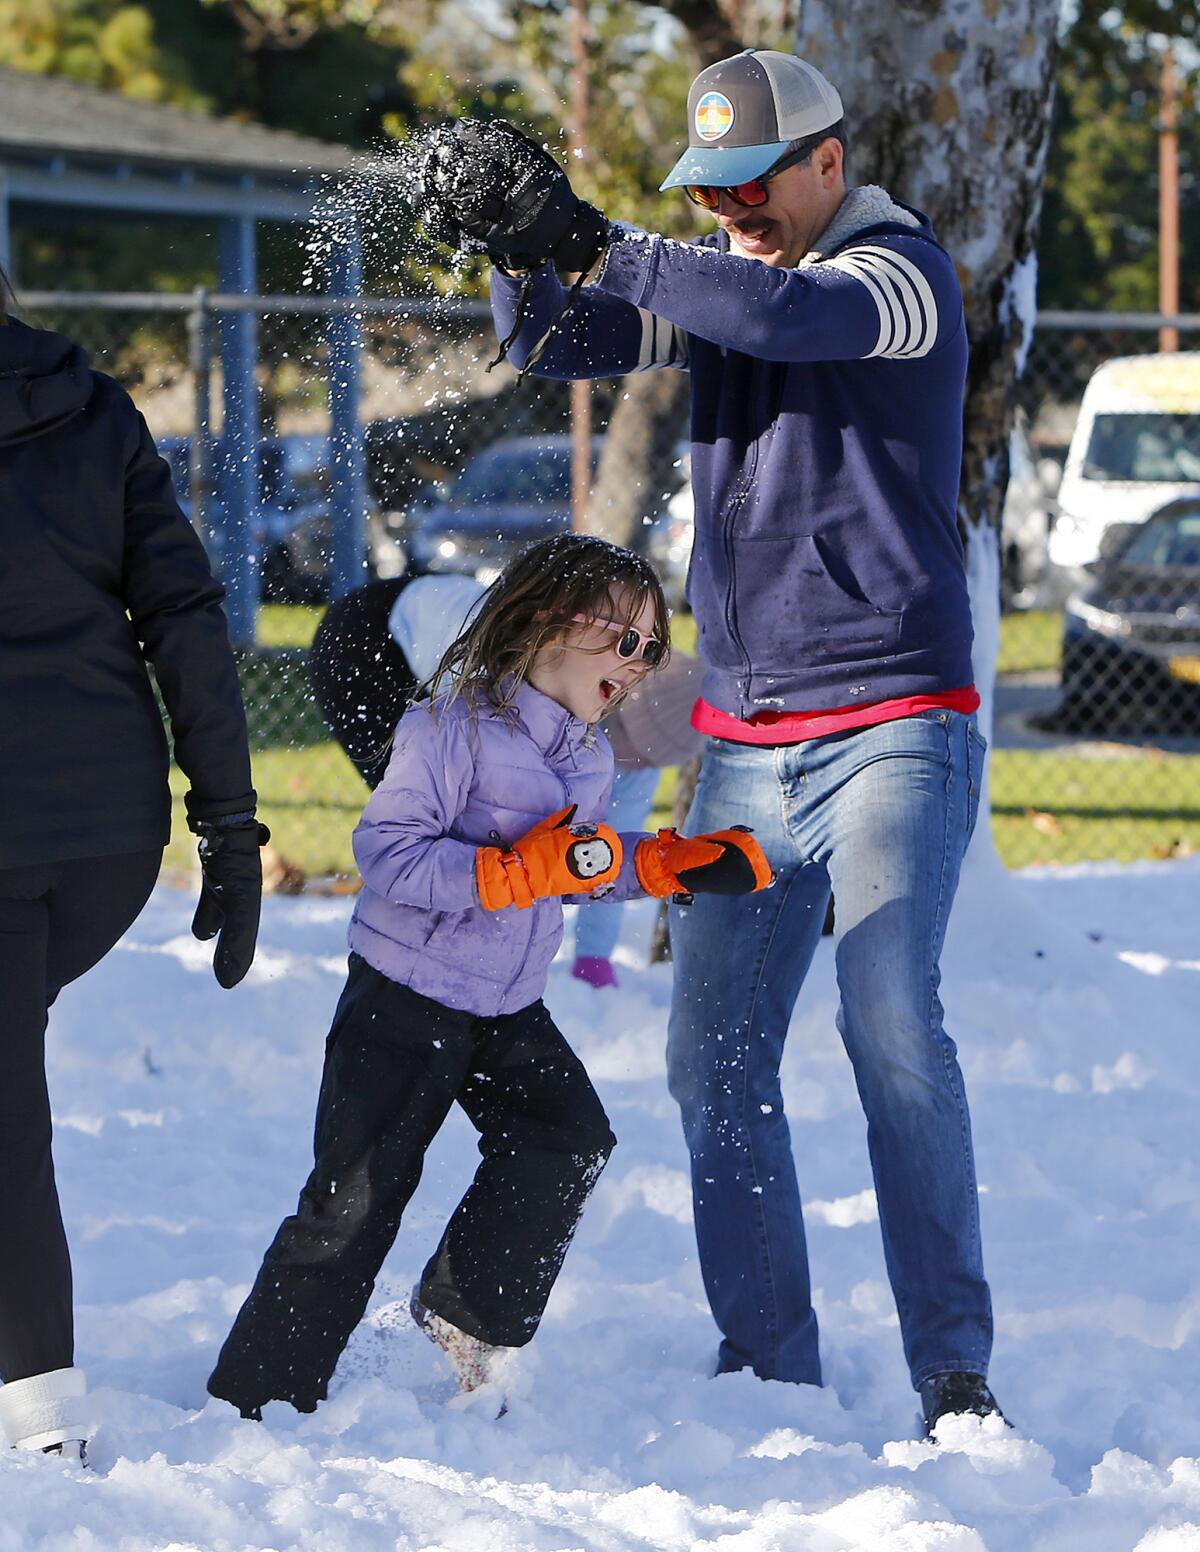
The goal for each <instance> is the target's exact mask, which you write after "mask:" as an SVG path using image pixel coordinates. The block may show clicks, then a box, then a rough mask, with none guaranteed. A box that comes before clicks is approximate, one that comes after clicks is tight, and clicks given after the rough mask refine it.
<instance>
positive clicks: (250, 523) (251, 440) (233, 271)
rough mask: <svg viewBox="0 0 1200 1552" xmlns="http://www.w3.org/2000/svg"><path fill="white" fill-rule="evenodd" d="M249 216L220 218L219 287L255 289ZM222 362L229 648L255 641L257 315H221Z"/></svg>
mask: <svg viewBox="0 0 1200 1552" xmlns="http://www.w3.org/2000/svg"><path fill="white" fill-rule="evenodd" d="M254 240H255V230H254V219H253V217H251V216H228V217H226V218H225V219H224V220H222V222H221V227H220V235H219V239H218V268H219V272H220V276H221V288H222V290H225V291H233V292H242V293H244V294H247V295H251V294H253V292H254V291H255V290H256V289H257V276H256V271H257V255H256V253H255V241H254ZM220 324H221V327H220V333H221V366H222V369H223V371H224V374H225V395H224V397H225V405H224V409H225V414H224V419H223V421H222V426H221V453H222V457H221V508H222V519H223V521H222V545H221V580H222V581H223V582H224V584H225V593H226V598H225V613H226V616H227V617H228V620H229V635H230V638H231V639H232V641H233V643H234V645H235V646H253V644H254V635H255V626H256V624H257V620H258V594H259V585H260V584H259V566H260V563H261V559H262V557H261V556H260V555H258V554H257V546H256V543H255V537H256V536H255V533H254V525H255V520H256V516H257V512H258V506H259V477H258V385H257V383H256V382H255V377H254V371H255V366H256V364H257V361H258V315H257V314H256V313H254V312H237V313H224V312H223V313H222V314H221V320H220Z"/></svg>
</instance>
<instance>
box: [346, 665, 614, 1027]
mask: <svg viewBox="0 0 1200 1552" xmlns="http://www.w3.org/2000/svg"><path fill="white" fill-rule="evenodd" d="M515 710H516V717H515V719H514V718H513V716H512V715H511V713H510V714H509V715H507V716H505V715H502V714H499V713H496V712H492V711H490V710H488V709H487V708H486V707H484V708H481V709H480V711H479V712H478V714H477V715H476V714H473V713H472V711H471V708H470V705H469V703H467V702H466V701H465V700H464V699H463V698H462V697H461V696H460V697H459V698H457V699H456V700H455V701H454V702H453V703H452V704H451V705H450V706H449V707H445V706H440V707H439V708H438V709H437V710H436V711H431V710H430V708H429V707H428V705H425V704H422V705H419V706H414V707H413V708H412V709H411V710H410V711H408V712H406V713H405V715H404V716H403V717H402V718H401V720H400V725H399V727H398V728H397V729H396V741H395V745H394V747H393V750H392V757H391V761H390V762H389V764H388V769H387V775H386V776H385V777H384V778H383V781H382V782H381V783H380V785H379V786H378V787H377V788H376V790H375V792H374V793H373V794H372V796H371V801H370V802H369V803H368V804H367V807H366V810H365V811H364V813H363V816H362V819H361V820H360V821H359V824H358V828H357V829H356V830H355V832H354V855H355V858H356V860H357V862H358V866H359V871H360V872H361V873H362V876H363V885H364V888H363V890H362V893H361V894H360V895H359V897H358V904H357V905H356V907H355V911H354V916H353V918H352V920H351V922H350V947H351V949H352V950H353V951H354V952H355V953H356V954H361V955H362V957H363V958H364V959H365V960H366V961H367V963H368V964H370V965H373V966H374V967H375V969H376V970H378V971H379V972H380V974H381V975H386V976H387V977H388V979H389V980H391V981H395V982H397V983H398V984H399V985H401V986H411V987H412V989H413V990H414V991H416V992H420V993H421V994H422V995H423V996H426V997H432V998H434V999H436V1001H438V1002H441V1003H444V1004H445V1005H446V1006H447V1007H450V1008H462V1009H465V1010H466V1011H467V1012H469V1013H478V1014H484V1015H488V1014H497V1013H515V1012H516V1011H517V1010H518V1009H520V1008H525V1007H528V1006H529V1004H530V1003H532V1002H536V1001H537V999H538V998H539V997H540V996H541V995H542V993H543V991H544V990H545V987H546V975H547V971H548V970H549V967H550V961H551V960H552V959H553V958H554V955H555V953H556V952H557V950H558V945H559V943H560V941H561V940H562V920H563V916H562V902H561V901H560V900H557V899H551V900H537V901H535V902H534V904H533V905H532V906H531V907H530V908H529V909H528V910H524V911H521V910H518V909H517V908H516V907H515V906H509V907H507V908H506V909H504V910H502V911H485V910H484V909H483V907H482V906H481V905H480V904H479V896H478V894H477V893H476V889H475V852H476V849H477V848H478V847H480V846H490V845H494V844H495V838H494V836H493V831H494V832H496V834H498V835H499V836H500V837H501V838H502V839H503V841H504V842H505V844H506V845H511V844H512V843H513V842H514V841H517V840H520V838H521V836H523V835H524V834H525V833H526V831H528V830H531V829H532V828H533V826H534V825H535V824H537V823H538V821H539V820H541V819H544V818H545V817H546V816H547V815H548V814H553V813H556V812H557V811H558V810H559V809H562V808H566V807H567V806H568V805H569V804H571V803H575V804H577V805H578V812H577V813H576V815H575V818H576V820H587V819H590V820H598V819H603V818H604V815H605V813H606V812H607V809H608V798H609V792H610V790H611V787H612V770H613V758H612V750H611V749H610V748H609V744H608V740H607V738H606V737H605V736H604V734H603V733H601V732H600V731H599V730H598V729H591V728H589V727H588V725H587V723H585V722H581V721H580V720H579V718H578V717H574V716H572V715H571V713H570V712H569V711H567V710H566V709H565V708H564V707H562V706H560V705H559V704H558V702H557V701H553V700H551V699H550V697H549V696H547V695H543V694H542V693H541V691H540V690H535V689H534V688H533V686H532V685H529V684H522V685H521V686H520V688H519V689H518V691H517V697H516V707H515ZM621 839H622V842H623V843H624V847H625V859H624V862H623V865H622V868H621V873H620V876H619V877H618V879H617V881H616V884H615V887H614V888H613V890H612V892H611V894H610V895H609V896H607V898H609V899H612V900H623V899H628V898H629V897H631V896H633V895H639V894H641V893H642V891H641V888H640V886H639V885H638V882H637V875H636V873H635V871H634V866H633V849H634V847H635V846H636V844H637V842H638V841H639V840H641V839H642V835H641V834H640V833H639V834H633V835H625V836H622V837H621ZM580 898H581V899H585V900H587V904H588V906H589V908H590V909H596V910H603V909H604V908H605V907H604V904H603V902H602V901H598V900H592V899H588V897H586V896H582V897H580Z"/></svg>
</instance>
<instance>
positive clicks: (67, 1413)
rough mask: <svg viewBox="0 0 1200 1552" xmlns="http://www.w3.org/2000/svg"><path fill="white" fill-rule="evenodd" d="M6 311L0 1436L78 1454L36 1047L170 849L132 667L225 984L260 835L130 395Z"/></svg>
mask: <svg viewBox="0 0 1200 1552" xmlns="http://www.w3.org/2000/svg"><path fill="white" fill-rule="evenodd" d="M10 298H11V292H10V291H9V290H8V287H7V281H6V280H5V279H4V277H3V273H2V272H0V1073H2V1074H3V1083H2V1084H0V1172H2V1174H3V1179H4V1187H5V1191H4V1199H5V1205H4V1218H3V1228H2V1229H0V1377H2V1378H3V1380H4V1385H3V1387H0V1430H2V1431H3V1433H4V1434H5V1435H6V1436H7V1440H8V1443H9V1444H10V1445H16V1446H19V1447H22V1448H26V1449H46V1450H57V1451H59V1452H60V1453H66V1454H72V1455H76V1456H79V1457H80V1458H82V1457H83V1454H84V1445H83V1440H84V1429H83V1427H82V1423H81V1418H82V1403H81V1400H80V1398H81V1397H82V1395H83V1392H84V1379H83V1374H82V1371H81V1370H79V1369H77V1368H75V1367H73V1356H74V1355H73V1330H72V1299H71V1264H70V1259H69V1256H68V1252H67V1244H66V1238H65V1235H64V1233H63V1225H62V1218H61V1215H60V1212H59V1204H58V1195H57V1191H56V1189H55V1183H54V1166H53V1161H52V1158H51V1149H50V1139H51V1123H50V1103H49V1096H48V1092H47V1086H46V1073H45V1062H44V1045H45V1031H46V1023H47V1012H48V1009H49V1008H50V1006H51V1004H52V1003H53V1002H54V999H55V997H56V996H57V995H58V992H59V991H60V990H61V988H62V987H63V986H65V985H67V983H68V982H70V981H73V980H75V979H76V978H77V977H78V976H80V975H82V974H83V973H84V971H86V970H88V969H90V968H91V967H92V966H93V965H94V964H96V963H97V961H98V960H100V959H101V958H102V957H103V956H104V955H105V954H106V953H107V952H108V950H109V949H110V948H111V947H112V946H113V944H114V943H115V942H116V941H117V939H118V938H119V937H120V936H121V934H122V933H123V932H124V931H125V930H126V929H127V928H128V927H129V925H130V924H131V923H132V922H133V921H134V919H135V918H136V917H137V915H138V913H139V912H140V911H141V909H142V907H143V905H144V904H145V903H146V900H147V898H148V897H149V894H150V891H151V888H152V887H153V885H154V881H155V878H156V877H157V874H158V869H159V864H160V862H161V860H162V852H163V847H164V846H165V844H166V842H167V840H168V838H169V835H170V817H171V800H170V793H169V791H168V787H167V770H168V764H169V756H168V748H167V740H166V736H165V733H164V729H163V720H162V716H161V715H160V713H159V710H158V707H157V705H156V702H155V698H154V692H153V689H152V688H151V684H150V679H149V676H148V674H147V671H146V664H147V662H148V663H149V664H150V666H151V667H152V668H153V670H154V675H155V679H156V680H157V683H158V687H159V690H160V692H161V694H162V699H163V702H164V703H165V706H166V709H167V715H168V716H169V718H170V722H171V732H172V735H173V738H174V745H175V758H176V760H177V761H178V763H179V765H180V767H181V768H182V769H183V771H184V772H185V774H186V775H187V777H188V780H189V782H190V784H191V790H190V791H189V792H188V794H187V800H186V802H187V813H188V823H189V825H190V827H191V829H192V830H193V831H195V832H196V833H197V834H198V836H199V837H200V858H201V866H202V869H203V885H202V890H201V898H200V903H199V906H198V908H197V911H196V917H195V921H194V922H193V925H192V930H193V932H194V933H195V934H196V936H197V937H198V938H202V939H207V938H212V937H214V936H215V937H216V938H217V945H216V952H215V956H214V971H215V973H216V977H217V980H218V981H219V982H220V984H221V985H222V986H226V987H228V986H233V985H235V984H236V983H237V982H238V981H239V980H241V978H242V976H243V975H245V973H246V971H247V969H248V968H249V966H250V963H251V960H252V958H253V955H254V944H255V938H256V935H257V930H258V913H259V897H260V894H261V888H262V873H261V866H260V861H259V845H260V842H261V840H263V839H265V838H266V836H265V831H264V830H263V828H262V827H261V826H260V825H259V824H258V823H257V821H256V819H255V801H256V800H255V793H254V790H253V788H252V786H251V781H250V754H249V745H248V740H247V736H246V719H245V713H244V711H243V709H242V698H241V690H240V687H239V684H238V677H237V669H236V665H235V662H234V658H233V653H232V651H231V649H230V645H229V637H228V632H227V630H226V624H225V617H224V614H223V612H222V609H221V600H222V598H223V597H224V592H223V590H222V588H221V587H220V586H219V585H218V583H217V582H216V581H215V580H214V579H213V575H212V572H211V569H210V567H209V564H208V559H207V557H206V555H205V553H204V549H203V547H202V545H201V544H200V541H199V539H198V538H197V537H196V534H195V533H194V532H193V530H192V528H191V526H190V525H189V524H188V522H187V520H186V518H185V517H184V516H183V514H182V513H181V511H180V510H179V506H178V503H177V502H176V500H175V496H174V494H173V492H172V489H171V477H170V472H169V470H168V468H167V465H166V463H165V462H164V461H163V460H162V459H161V458H160V457H159V456H158V455H157V453H156V452H155V449H154V443H153V441H152V440H151V438H150V433H149V431H148V430H147V429H146V424H145V422H144V421H143V419H142V417H141V415H140V414H139V413H138V411H137V410H136V409H135V408H134V405H133V403H132V401H131V400H130V398H129V396H128V394H127V393H126V392H125V391H124V389H122V388H121V387H120V386H119V385H118V384H117V383H116V382H114V381H113V379H112V378H110V377H106V376H104V375H103V374H102V373H99V372H93V371H92V370H91V369H90V368H89V366H88V358H87V356H86V354H85V353H84V352H83V351H82V350H81V349H80V348H79V347H78V346H77V345H74V344H72V343H71V341H70V340H67V339H64V338H63V337H62V336H61V335H59V334H53V333H49V332H47V331H44V330H40V329H33V328H29V327H27V326H26V325H25V324H23V323H21V322H19V321H18V320H17V319H16V318H15V317H13V316H12V309H11V301H10Z"/></svg>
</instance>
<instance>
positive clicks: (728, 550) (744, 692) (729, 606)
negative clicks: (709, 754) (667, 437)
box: [724, 361, 788, 703]
mask: <svg viewBox="0 0 1200 1552" xmlns="http://www.w3.org/2000/svg"><path fill="white" fill-rule="evenodd" d="M761 371H762V366H761V364H760V363H759V362H758V361H755V363H754V371H753V375H754V377H758V376H759V374H760V372H761ZM787 373H788V367H787V366H786V365H785V366H784V368H783V370H782V371H781V372H780V374H779V393H778V395H777V396H776V402H775V407H774V415H773V416H772V419H773V420H776V419H778V417H779V406H780V403H781V402H782V400H783V386H784V381H785V379H786V377H787ZM759 441H760V438H759V437H754V438H753V440H752V441H751V443H750V448H749V452H750V458H749V467H748V468H747V470H746V474H745V479H744V480H743V483H742V488H741V490H740V491H738V493H737V495H736V496H734V497H733V499H732V501H731V502H730V504H729V506H728V507H727V508H726V511H725V535H724V537H725V566H726V569H727V571H728V573H729V581H728V584H727V587H726V591H725V629H726V630H727V631H728V632H729V637H730V640H731V641H732V642H733V644H734V646H736V647H737V649H738V651H739V653H740V654H741V658H742V662H743V664H744V665H745V668H744V677H743V687H739V691H738V699H739V700H741V701H745V702H747V703H748V702H749V700H750V684H751V681H752V678H753V673H754V670H753V668H752V666H751V663H750V654H749V653H748V652H747V651H746V644H745V642H744V641H743V640H742V637H741V632H740V631H739V629H738V626H737V623H736V616H737V608H736V605H735V601H734V600H735V594H736V589H735V587H734V564H733V525H734V523H735V522H736V521H737V519H738V516H739V514H740V513H741V510H742V508H743V507H744V506H745V504H746V501H747V498H748V497H749V495H750V488H751V486H752V485H753V484H754V477H755V475H756V474H757V473H758V454H759Z"/></svg>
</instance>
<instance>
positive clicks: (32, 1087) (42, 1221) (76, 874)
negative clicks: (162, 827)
mask: <svg viewBox="0 0 1200 1552" xmlns="http://www.w3.org/2000/svg"><path fill="white" fill-rule="evenodd" d="M161 861H162V852H161V850H155V851H150V852H132V853H130V854H128V855H126V856H117V857H93V858H88V859H87V860H86V861H80V862H56V863H39V864H37V865H34V866H30V867H22V868H0V1071H2V1072H3V1074H4V1082H3V1083H2V1084H0V1173H2V1176H3V1180H4V1259H3V1263H2V1264H0V1377H2V1378H3V1379H4V1380H5V1381H10V1380H22V1379H28V1378H29V1376H30V1375H32V1374H44V1373H46V1372H47V1371H48V1370H51V1369H65V1368H68V1367H69V1366H70V1364H71V1361H72V1358H73V1354H74V1330H73V1322H72V1318H71V1260H70V1256H69V1255H68V1253H67V1240H66V1235H65V1234H64V1233H63V1225H62V1215H61V1213H60V1212H59V1207H58V1191H57V1189H56V1187H55V1184H54V1161H53V1158H52V1157H51V1152H50V1139H51V1125H50V1098H49V1094H48V1092H47V1088H46V1019H47V1013H48V1011H49V1008H50V1005H51V1003H53V1001H54V999H55V998H56V997H57V996H58V994H59V992H60V991H61V990H62V988H63V987H64V986H66V985H67V983H68V982H69V981H74V980H76V979H77V978H78V977H79V976H81V975H82V974H83V973H84V971H85V970H90V969H91V967H92V966H93V965H94V964H96V963H97V961H99V960H101V959H103V958H104V956H105V954H107V953H108V951H109V949H110V948H111V947H112V946H113V944H114V943H115V942H116V941H117V939H118V938H119V937H120V936H121V934H122V933H123V932H124V931H125V929H126V928H127V927H128V926H129V925H130V923H131V922H133V921H134V920H135V918H136V917H137V915H138V912H139V911H140V910H141V909H142V907H143V906H144V905H145V903H146V901H147V900H148V899H149V896H150V891H151V889H153V887H154V880H155V879H156V878H157V877H158V869H159V864H160V863H161Z"/></svg>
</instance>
